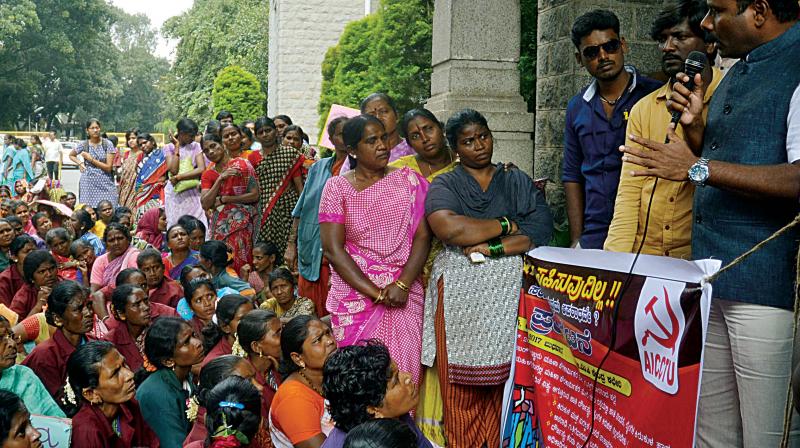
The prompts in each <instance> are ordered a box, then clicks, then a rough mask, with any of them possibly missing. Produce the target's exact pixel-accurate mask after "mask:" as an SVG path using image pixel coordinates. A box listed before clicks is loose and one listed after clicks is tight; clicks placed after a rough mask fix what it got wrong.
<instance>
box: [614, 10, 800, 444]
mask: <svg viewBox="0 0 800 448" xmlns="http://www.w3.org/2000/svg"><path fill="white" fill-rule="evenodd" d="M707 3H708V14H707V15H706V17H705V18H704V19H703V21H702V22H701V26H702V27H703V28H704V29H705V30H707V31H709V32H711V33H713V34H714V35H715V36H716V37H717V39H718V41H719V43H718V48H719V52H720V55H721V56H722V57H727V58H740V59H739V61H738V62H737V63H736V64H735V65H734V66H733V67H731V68H730V70H728V73H727V74H726V75H725V79H724V80H723V81H722V83H720V85H719V87H718V88H717V91H716V92H715V93H714V96H713V97H712V98H711V101H710V102H709V104H708V115H707V118H706V120H705V123H704V121H703V119H702V112H703V102H702V98H703V84H704V81H703V80H702V78H701V77H700V76H695V83H696V84H697V87H696V88H695V89H694V91H692V92H690V91H689V90H688V89H686V88H685V87H684V86H682V85H680V84H675V85H674V86H673V89H674V91H673V93H672V96H671V98H670V101H671V104H672V106H671V107H672V108H673V110H676V111H682V112H683V114H682V115H681V127H682V128H683V130H684V133H685V137H686V139H685V141H684V139H682V138H680V137H679V136H678V135H676V134H675V133H673V132H670V134H669V136H670V142H669V143H667V144H665V143H661V142H663V139H662V138H659V139H658V140H655V139H646V138H642V137H641V136H638V137H634V138H632V139H631V140H632V141H633V142H634V143H637V144H638V145H642V146H644V147H645V148H647V150H642V149H637V148H636V147H633V146H626V147H625V148H624V150H625V153H626V154H625V159H626V161H630V162H631V163H634V164H636V165H638V166H640V167H641V168H640V169H636V170H634V172H633V174H634V175H636V176H658V177H659V178H662V179H668V180H674V181H687V180H690V181H692V182H693V183H694V184H695V185H697V187H696V188H695V193H694V207H693V209H692V211H693V214H694V224H693V226H692V258H694V259H703V258H716V259H718V260H721V261H722V264H723V265H726V264H728V263H731V262H732V261H733V260H734V259H735V258H736V257H738V256H739V255H741V254H742V253H744V252H746V251H747V250H749V249H750V248H752V247H754V246H756V245H757V244H760V243H761V242H763V241H765V240H766V239H767V238H769V237H771V236H772V235H774V234H775V232H777V231H778V230H779V229H782V228H784V227H785V226H787V225H788V224H790V223H792V221H793V220H794V217H795V216H796V215H797V213H798V211H800V207H798V196H800V23H799V22H798V17H799V16H800V5H798V2H797V1H796V0H707ZM678 79H679V80H681V81H683V82H685V81H686V77H685V75H679V76H678ZM660 187H661V184H660V183H659V188H660ZM798 239H800V229H798V228H797V227H794V228H789V230H787V231H785V232H783V233H782V234H781V236H778V237H776V238H774V239H772V240H771V241H769V242H768V243H765V244H764V245H763V246H761V247H759V249H758V250H756V251H755V252H753V254H752V255H750V256H749V257H748V258H746V259H745V260H743V261H742V262H741V263H738V264H736V265H732V267H731V268H730V269H728V270H726V271H724V272H722V273H721V274H720V276H719V277H718V278H716V279H715V280H713V281H712V285H713V287H714V291H713V298H712V300H711V310H710V312H709V315H708V335H707V336H706V346H705V355H704V361H703V376H702V383H701V386H700V400H699V403H698V410H697V446H698V447H722V446H724V447H729V446H731V447H735V446H745V447H756V446H758V447H762V446H763V447H767V446H778V445H780V443H781V436H782V432H783V415H784V406H785V404H786V398H787V397H786V389H787V383H788V380H789V374H790V371H791V369H792V358H793V353H792V348H793V339H794V336H795V335H794V332H793V330H794V328H793V327H794V323H795V319H794V315H793V312H792V309H793V307H794V305H795V294H796V293H797V289H796V288H797V285H796V283H795V280H796V275H797V274H796V261H797V259H796V254H797V250H798ZM792 423H793V425H792V431H791V437H790V440H789V444H788V446H798V445H800V437H798V433H799V432H798V430H797V428H798V426H800V425H798V417H797V416H796V415H795V416H794V419H793V422H792Z"/></svg>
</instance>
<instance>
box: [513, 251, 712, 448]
mask: <svg viewBox="0 0 800 448" xmlns="http://www.w3.org/2000/svg"><path fill="white" fill-rule="evenodd" d="M626 255H630V254H611V253H604V252H600V251H574V250H569V249H553V248H547V249H544V248H543V249H537V250H534V251H533V252H531V253H530V254H529V255H528V256H526V259H525V273H524V282H523V291H522V294H521V295H520V307H519V317H518V322H517V344H516V363H515V369H514V384H513V389H512V390H511V391H510V397H509V400H508V401H509V402H510V403H509V406H508V412H507V417H506V420H505V425H504V443H503V446H504V447H509V448H511V447H514V448H516V447H536V446H546V447H548V448H549V447H580V446H582V445H583V443H584V441H585V440H586V438H587V436H588V434H589V430H590V425H591V421H592V414H594V429H593V431H592V437H591V439H590V441H589V443H588V445H587V446H588V447H597V448H600V447H603V448H607V447H640V446H642V447H644V446H647V447H690V446H692V443H693V440H694V427H695V416H696V409H697V397H698V392H699V378H700V370H701V366H702V347H703V341H704V337H703V334H704V331H705V330H704V328H705V325H704V319H705V317H704V316H707V312H708V303H709V302H708V298H709V297H710V289H711V288H710V286H709V285H706V286H705V287H702V288H701V287H700V279H701V278H702V276H703V275H704V274H705V273H706V272H705V271H708V270H709V269H711V270H713V269H714V266H716V267H717V268H718V263H716V264H715V262H698V264H694V263H692V262H685V261H681V260H671V259H665V258H663V257H646V256H642V257H641V258H640V259H639V263H642V267H643V268H644V269H643V270H642V271H641V272H639V270H638V269H637V271H635V272H634V274H633V276H632V277H631V280H630V284H629V286H628V288H627V290H624V291H623V285H624V283H625V280H626V277H627V270H626V269H624V268H622V267H624V266H626V264H625V261H626V260H627V259H628V258H627V257H625V256H626ZM575 256H580V257H581V258H580V260H581V265H577V264H572V263H570V262H569V260H570V257H573V258H572V259H575V258H574V257H575ZM675 262H679V263H683V264H675ZM637 264H638V263H637ZM687 264H690V265H689V266H687ZM609 266H617V268H616V269H612V268H610V267H609ZM629 266H630V262H628V263H627V267H629ZM616 308H619V309H616ZM704 308H705V310H704ZM615 311H616V312H617V313H618V316H617V323H616V328H614V322H613V316H614V313H615ZM613 331H616V332H617V337H616V340H615V341H614V347H613V351H612V352H611V354H610V355H609V356H608V359H607V360H606V362H605V363H604V364H603V366H602V369H601V370H600V372H599V374H598V373H597V368H598V366H599V365H600V362H601V360H602V359H603V357H604V356H605V355H606V353H607V352H608V347H609V344H610V343H611V335H612V332H613ZM595 374H597V377H598V380H597V387H596V390H595V394H594V410H593V409H592V400H593V399H592V389H593V381H594V377H595ZM539 437H541V438H542V440H539Z"/></svg>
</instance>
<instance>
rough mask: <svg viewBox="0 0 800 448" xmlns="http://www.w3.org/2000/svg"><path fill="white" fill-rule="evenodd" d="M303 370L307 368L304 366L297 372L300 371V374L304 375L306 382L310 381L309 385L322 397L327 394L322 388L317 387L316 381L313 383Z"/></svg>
mask: <svg viewBox="0 0 800 448" xmlns="http://www.w3.org/2000/svg"><path fill="white" fill-rule="evenodd" d="M303 370H305V368H303V369H302V370H298V371H297V373H299V374H300V376H302V377H303V379H304V380H306V383H308V386H309V387H310V388H311V390H313V391H314V392H316V393H318V394H319V396H320V397H325V394H323V393H322V390H320V389H317V386H315V385H314V383H312V382H311V380H310V379H308V377H307V376H306V374H305V373H303Z"/></svg>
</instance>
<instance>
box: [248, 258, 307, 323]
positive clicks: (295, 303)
mask: <svg viewBox="0 0 800 448" xmlns="http://www.w3.org/2000/svg"><path fill="white" fill-rule="evenodd" d="M269 290H270V292H271V293H272V297H273V298H271V299H267V300H265V301H264V303H262V304H261V306H260V308H261V309H262V310H270V311H272V312H273V313H275V314H277V315H278V317H280V318H281V319H282V320H289V319H291V318H293V317H295V316H300V315H307V316H316V313H315V309H314V302H312V301H311V299H308V298H306V297H297V296H295V278H294V275H292V273H291V271H289V270H288V269H286V268H284V267H280V268H277V269H275V270H274V271H272V272H271V273H270V274H269Z"/></svg>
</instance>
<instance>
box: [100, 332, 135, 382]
mask: <svg viewBox="0 0 800 448" xmlns="http://www.w3.org/2000/svg"><path fill="white" fill-rule="evenodd" d="M103 339H105V340H106V341H108V342H110V343H112V344H114V346H115V347H117V350H118V351H119V353H120V354H121V355H122V356H124V357H125V362H127V363H128V367H130V368H131V370H133V371H134V372H136V371H137V370H139V369H140V368H141V367H142V366H143V365H144V357H143V356H142V352H140V351H139V347H137V346H136V341H135V340H134V339H133V337H131V334H130V333H129V332H128V327H127V325H120V326H118V327H117V328H115V329H113V330H111V331H109V332H108V333H107V334H106V335H105V337H104V338H103Z"/></svg>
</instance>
